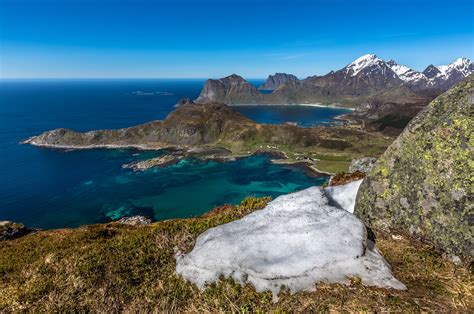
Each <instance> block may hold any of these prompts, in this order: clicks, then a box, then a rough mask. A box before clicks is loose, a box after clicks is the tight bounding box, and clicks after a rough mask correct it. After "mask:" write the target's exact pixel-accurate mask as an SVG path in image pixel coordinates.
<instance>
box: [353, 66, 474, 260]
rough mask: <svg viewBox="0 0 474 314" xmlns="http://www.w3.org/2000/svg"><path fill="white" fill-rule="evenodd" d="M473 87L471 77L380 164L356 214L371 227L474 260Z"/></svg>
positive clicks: (415, 123)
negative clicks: (410, 236) (397, 232)
mask: <svg viewBox="0 0 474 314" xmlns="http://www.w3.org/2000/svg"><path fill="white" fill-rule="evenodd" d="M473 81H474V76H472V75H471V76H470V77H469V78H468V79H467V80H465V81H464V82H462V83H460V84H458V85H457V86H455V87H454V88H452V89H451V90H449V91H448V92H446V93H445V94H443V95H441V96H439V97H438V98H436V99H435V100H434V101H433V102H431V103H430V104H429V106H428V107H427V108H425V109H424V110H423V111H421V112H420V113H419V114H418V115H417V116H416V117H415V118H414V119H413V120H412V121H411V122H410V123H409V125H408V126H407V128H406V129H405V130H404V131H403V133H402V134H401V135H400V136H399V137H398V138H397V139H396V140H395V142H394V143H393V144H392V145H391V146H390V147H389V148H388V149H387V150H386V152H385V153H384V154H383V155H382V156H381V157H380V158H379V159H378V161H377V163H376V164H375V166H374V168H373V169H372V170H371V172H370V173H369V175H368V177H367V178H366V180H364V183H363V184H362V185H361V187H360V190H359V192H358V195H357V203H356V208H355V214H356V215H358V216H359V217H360V218H362V220H364V221H365V222H366V223H367V224H368V225H370V226H372V227H375V228H379V229H386V230H394V229H397V230H402V231H406V232H409V233H411V234H413V235H415V236H418V237H421V238H423V239H425V240H427V241H429V242H431V243H433V244H434V245H436V246H437V247H438V248H440V249H442V250H444V251H445V252H447V253H449V254H456V255H464V256H466V257H472V256H474V246H473V227H472V226H473V221H474V215H473V206H472V189H473V186H472V174H473V165H474V163H473V161H472V149H473V142H474V137H473V134H472V133H473V125H474V121H473V120H474V119H473V116H472V109H473V99H474V96H473Z"/></svg>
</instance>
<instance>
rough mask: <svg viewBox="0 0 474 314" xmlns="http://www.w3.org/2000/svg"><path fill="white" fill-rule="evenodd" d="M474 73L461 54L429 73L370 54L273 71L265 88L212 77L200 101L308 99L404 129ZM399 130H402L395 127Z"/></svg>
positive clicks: (472, 65)
mask: <svg viewBox="0 0 474 314" xmlns="http://www.w3.org/2000/svg"><path fill="white" fill-rule="evenodd" d="M472 73H474V63H473V62H471V61H470V60H469V59H467V58H459V59H457V60H456V61H454V62H453V63H451V64H449V65H442V66H434V65H432V64H430V65H429V66H428V67H426V69H425V70H424V71H423V72H418V71H415V70H413V69H411V68H409V67H407V66H404V65H400V64H398V63H396V62H395V61H393V60H390V61H384V60H382V59H380V58H378V57H377V56H376V55H374V54H367V55H364V56H362V57H360V58H358V59H356V60H355V61H353V62H351V63H350V64H348V65H347V66H345V67H344V68H342V69H340V70H337V71H331V72H329V73H328V74H326V75H322V76H317V75H315V76H310V77H307V78H306V79H303V80H300V79H298V78H297V77H296V76H294V75H292V74H286V73H276V74H275V75H269V76H268V78H267V80H266V82H265V83H264V84H262V85H261V86H260V87H258V88H257V87H255V86H254V85H252V84H250V83H249V82H247V81H246V80H245V79H244V78H242V77H241V76H239V75H236V74H232V75H230V76H227V77H224V78H221V79H217V80H214V79H209V80H207V81H206V83H205V85H204V88H203V89H202V91H201V93H200V95H199V97H198V98H197V99H196V102H198V103H212V102H223V103H226V104H262V105H265V104H305V103H320V104H327V105H334V106H339V107H352V108H356V110H355V112H354V113H353V114H351V115H350V116H351V118H354V119H357V120H362V121H364V123H365V122H368V124H367V125H366V126H368V127H373V128H377V129H380V128H385V127H386V126H394V127H395V128H396V129H398V130H399V129H401V128H403V127H404V126H405V125H406V123H407V122H408V121H409V120H410V118H411V117H413V116H414V115H415V114H416V113H417V112H418V111H420V110H421V109H422V108H423V107H424V106H426V105H427V104H428V103H429V102H430V101H431V100H432V99H434V98H435V97H437V96H438V95H439V94H441V93H442V92H444V91H446V90H448V89H449V88H451V87H452V86H453V85H455V84H457V83H458V82H460V81H462V80H463V79H465V78H466V77H468V76H469V75H471V74H472ZM395 132H398V131H396V130H395Z"/></svg>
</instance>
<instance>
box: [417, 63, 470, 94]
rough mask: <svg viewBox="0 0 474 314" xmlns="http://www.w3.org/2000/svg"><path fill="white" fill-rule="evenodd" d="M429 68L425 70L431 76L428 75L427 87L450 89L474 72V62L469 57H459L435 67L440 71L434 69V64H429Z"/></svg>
mask: <svg viewBox="0 0 474 314" xmlns="http://www.w3.org/2000/svg"><path fill="white" fill-rule="evenodd" d="M428 68H429V69H428ZM428 68H426V69H425V71H423V73H426V74H428V75H429V76H430V77H426V78H427V80H428V81H427V83H426V88H437V89H442V90H445V89H449V88H450V87H451V86H453V85H454V84H456V83H458V82H460V81H462V80H463V79H464V78H466V77H468V76H469V75H470V74H472V73H474V63H473V62H472V61H471V60H469V59H467V58H458V59H456V60H455V61H454V62H453V63H450V64H448V65H441V66H438V67H435V68H436V70H438V71H434V70H433V67H432V66H428ZM426 74H425V75H426Z"/></svg>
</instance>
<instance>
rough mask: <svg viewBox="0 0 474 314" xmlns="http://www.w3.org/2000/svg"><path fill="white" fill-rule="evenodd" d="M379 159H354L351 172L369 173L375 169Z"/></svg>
mask: <svg viewBox="0 0 474 314" xmlns="http://www.w3.org/2000/svg"><path fill="white" fill-rule="evenodd" d="M376 161H377V158H374V157H363V158H359V159H353V160H352V162H351V165H350V166H349V172H356V171H360V172H363V173H369V172H370V171H371V170H372V168H373V167H374V164H375V162H376Z"/></svg>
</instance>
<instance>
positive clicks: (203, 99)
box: [196, 74, 261, 104]
mask: <svg viewBox="0 0 474 314" xmlns="http://www.w3.org/2000/svg"><path fill="white" fill-rule="evenodd" d="M260 98H261V94H260V92H259V91H258V90H257V88H256V87H255V86H253V85H252V84H250V83H249V82H247V81H246V80H244V79H243V78H242V77H241V76H239V75H236V74H232V75H230V76H227V77H224V78H221V79H218V80H207V81H206V83H205V84H204V88H203V89H202V91H201V93H200V94H199V97H198V98H197V99H196V102H198V103H212V102H216V101H218V102H223V103H226V104H235V103H238V104H255V103H259V102H260V100H261V99H260Z"/></svg>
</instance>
